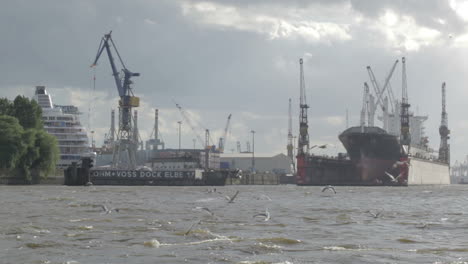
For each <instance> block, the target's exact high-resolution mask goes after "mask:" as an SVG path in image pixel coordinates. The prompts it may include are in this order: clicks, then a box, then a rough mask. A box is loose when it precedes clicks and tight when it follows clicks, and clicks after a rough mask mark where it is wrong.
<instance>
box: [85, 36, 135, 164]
mask: <svg viewBox="0 0 468 264" xmlns="http://www.w3.org/2000/svg"><path fill="white" fill-rule="evenodd" d="M111 34H112V31H110V32H109V34H105V35H104V37H102V39H101V43H100V44H99V48H98V52H97V55H96V58H95V60H94V62H93V64H92V65H91V66H92V67H94V66H96V65H97V62H98V60H99V58H100V57H101V54H102V52H103V51H104V50H106V52H107V55H108V57H109V62H110V65H111V68H112V75H113V76H114V81H115V84H116V86H117V91H118V93H119V96H120V100H119V130H118V132H117V140H116V144H115V147H114V151H113V155H112V167H113V168H121V169H135V168H136V149H137V146H138V142H137V141H135V136H134V131H133V129H132V127H133V125H132V123H133V121H132V108H133V107H138V106H139V104H140V99H139V98H138V97H136V96H133V91H132V87H131V84H132V81H131V78H132V77H136V76H140V74H139V73H135V72H131V71H129V70H128V69H127V68H126V67H125V64H124V63H123V61H122V58H121V57H120V54H119V51H118V50H117V47H116V46H115V43H114V41H113V40H112V36H111ZM111 46H112V47H113V48H114V50H115V53H116V54H117V56H118V58H119V61H120V64H121V65H122V71H121V72H122V73H123V76H121V73H120V72H119V71H118V70H117V66H116V65H115V62H114V57H113V55H112V50H111ZM124 153H126V154H127V159H124V156H123V155H125V154H124Z"/></svg>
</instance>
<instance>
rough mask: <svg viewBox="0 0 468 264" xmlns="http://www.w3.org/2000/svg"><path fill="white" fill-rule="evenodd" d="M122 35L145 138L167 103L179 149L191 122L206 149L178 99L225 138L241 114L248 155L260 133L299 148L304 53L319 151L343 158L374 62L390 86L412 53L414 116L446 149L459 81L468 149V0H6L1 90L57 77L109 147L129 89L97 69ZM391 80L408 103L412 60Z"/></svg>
mask: <svg viewBox="0 0 468 264" xmlns="http://www.w3.org/2000/svg"><path fill="white" fill-rule="evenodd" d="M110 30H112V31H113V33H112V35H113V39H114V41H115V44H116V45H117V48H118V50H119V52H120V55H121V56H122V59H123V60H124V62H125V64H126V66H127V68H128V69H129V70H131V71H133V72H139V73H141V76H140V77H135V78H133V80H134V82H135V83H134V85H133V88H134V92H135V95H136V96H139V97H140V99H141V107H139V108H138V109H137V110H138V111H139V122H138V124H139V126H140V127H139V131H140V134H141V138H142V140H147V139H148V137H149V136H150V134H151V131H152V128H153V122H154V109H155V108H158V109H159V114H160V124H159V128H160V131H161V135H162V139H163V140H164V141H165V143H166V147H168V148H174V149H176V148H178V146H179V143H178V142H179V136H178V123H177V122H178V121H182V124H181V132H182V134H181V147H182V148H192V147H193V139H195V138H197V137H196V136H195V135H194V132H193V131H192V129H191V128H190V127H189V125H188V124H187V123H186V122H184V120H183V118H182V117H181V115H180V113H179V111H178V109H177V108H176V107H175V103H174V102H177V103H179V104H180V105H181V106H182V107H183V108H184V109H185V110H186V111H188V112H189V113H190V116H191V119H192V120H191V121H193V122H192V123H193V124H199V125H197V133H198V134H199V135H201V137H202V138H204V129H205V128H208V129H210V133H211V137H212V139H213V143H214V144H217V143H218V139H219V137H220V136H221V135H222V134H223V130H224V127H225V125H226V121H227V117H228V115H229V114H232V118H231V128H230V134H229V137H228V140H227V142H226V147H225V151H226V152H228V153H230V152H231V150H232V149H234V150H237V146H236V142H237V141H240V142H241V144H242V150H243V151H244V150H245V148H246V142H247V141H251V139H252V135H251V133H250V131H252V130H254V131H255V152H256V153H258V154H259V155H267V154H271V155H276V154H279V153H285V154H286V153H287V152H286V144H287V133H288V131H287V129H288V99H289V98H292V103H293V134H294V135H297V133H298V127H299V123H298V116H299V106H298V104H299V58H303V59H304V74H305V82H306V85H305V86H306V95H307V101H308V104H309V105H310V108H309V112H308V113H309V136H310V140H311V145H315V144H330V145H331V146H332V147H330V148H328V149H324V150H322V149H313V150H312V151H313V152H314V153H317V154H328V155H335V154H336V152H338V151H340V152H344V149H343V148H342V146H341V143H340V142H339V140H338V134H339V133H341V132H342V131H343V130H344V129H345V128H346V110H347V109H348V112H349V124H350V126H353V125H358V123H359V113H360V109H361V106H362V89H363V88H362V87H363V83H364V82H369V78H368V75H367V71H366V66H368V65H370V66H372V69H373V70H374V73H375V74H376V77H377V78H378V80H379V81H380V82H381V83H383V80H384V78H385V77H386V75H387V74H388V72H389V70H390V68H391V66H392V64H393V62H394V61H395V60H396V59H400V60H401V57H402V56H405V57H406V66H407V79H408V94H409V101H410V103H411V111H412V112H414V113H417V114H420V115H428V116H429V120H428V121H427V122H426V134H427V135H428V136H429V141H430V142H429V144H430V146H431V147H432V148H434V149H435V150H438V148H439V144H440V136H439V133H438V128H439V125H440V119H441V85H442V82H446V84H447V87H446V88H447V112H448V118H449V121H448V125H449V128H450V130H451V139H450V141H449V142H450V145H451V158H452V164H453V163H454V162H455V160H458V161H461V160H464V159H465V157H466V155H467V154H468V136H467V135H468V119H467V118H466V117H465V113H466V109H465V108H466V107H465V105H466V102H465V101H466V98H468V89H466V87H465V85H466V84H465V83H466V81H465V78H466V76H468V69H467V64H468V62H466V61H467V59H466V58H468V1H461V0H427V1H420V0H407V1H392V0H382V1H375V0H315V1H305V0H292V1H280V0H257V1H247V0H238V1H227V0H218V1H195V0H193V1H189V0H160V1H152V0H134V1H130V0H119V1H111V0H102V1H91V0H81V1H58V0H44V1H27V0H25V1H7V2H5V3H3V5H2V9H1V10H0V34H1V36H2V45H1V46H0V57H1V58H2V60H0V70H1V72H3V73H4V74H3V77H2V79H1V80H0V89H1V91H2V92H1V93H0V96H1V97H8V98H10V99H12V98H14V97H15V96H16V95H17V94H23V95H25V96H28V97H32V96H33V94H34V87H35V86H36V85H45V86H46V87H47V89H48V91H49V93H50V94H51V95H52V96H53V101H54V103H55V104H73V105H76V106H78V107H79V108H80V110H81V111H82V112H83V115H82V116H81V120H82V122H83V123H84V124H85V126H86V127H88V130H89V131H95V133H94V138H95V140H96V143H97V145H98V146H99V145H101V144H102V143H103V137H104V134H105V133H107V132H108V131H109V127H110V113H111V109H117V101H118V94H117V89H116V87H115V83H114V81H113V79H112V76H111V69H110V66H109V62H108V59H107V57H102V58H101V59H100V61H99V65H98V66H97V67H96V68H90V67H89V66H90V65H91V63H92V62H93V60H94V58H95V55H96V51H97V48H98V45H99V42H100V39H101V37H102V36H103V35H104V34H105V33H108V32H109V31H110ZM106 56H107V55H106ZM119 69H120V66H119ZM94 75H95V76H96V88H95V90H93V77H94ZM391 84H392V87H393V92H394V94H395V97H396V98H401V64H399V65H398V67H397V69H396V71H395V73H394V75H393V77H392V80H391ZM378 115H379V114H378ZM376 124H377V125H379V126H380V125H381V122H380V121H378V120H376ZM90 138H91V135H90ZM250 144H252V142H250ZM198 145H199V144H198ZM296 145H297V142H296Z"/></svg>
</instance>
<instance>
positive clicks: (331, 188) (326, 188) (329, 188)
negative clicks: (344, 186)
mask: <svg viewBox="0 0 468 264" xmlns="http://www.w3.org/2000/svg"><path fill="white" fill-rule="evenodd" d="M326 190H332V191H333V192H334V193H335V194H336V191H335V188H333V186H331V185H327V186H325V187H323V188H322V192H324V191H326Z"/></svg>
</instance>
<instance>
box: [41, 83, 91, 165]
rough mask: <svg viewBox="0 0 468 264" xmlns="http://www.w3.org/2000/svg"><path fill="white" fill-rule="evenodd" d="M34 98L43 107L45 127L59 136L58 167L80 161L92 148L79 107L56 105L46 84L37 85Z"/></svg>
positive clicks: (52, 133) (50, 132)
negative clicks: (82, 123)
mask: <svg viewBox="0 0 468 264" xmlns="http://www.w3.org/2000/svg"><path fill="white" fill-rule="evenodd" d="M34 100H36V101H37V103H38V104H39V106H40V107H41V108H42V120H43V123H44V129H45V130H46V131H47V132H48V133H49V134H51V135H54V136H55V137H56V138H57V143H58V147H59V149H60V160H59V161H58V162H57V169H65V168H67V167H68V166H69V165H70V164H71V163H72V162H77V163H79V162H80V160H81V157H82V156H85V155H89V154H90V153H91V149H90V146H89V142H88V134H87V132H86V129H85V128H84V127H83V126H82V125H81V123H80V120H79V118H78V115H79V114H80V112H79V111H78V108H77V107H75V106H72V105H54V104H53V103H52V98H51V97H50V95H49V94H48V93H47V91H46V88H45V86H36V92H35V94H34Z"/></svg>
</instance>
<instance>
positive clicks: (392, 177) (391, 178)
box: [385, 172, 403, 182]
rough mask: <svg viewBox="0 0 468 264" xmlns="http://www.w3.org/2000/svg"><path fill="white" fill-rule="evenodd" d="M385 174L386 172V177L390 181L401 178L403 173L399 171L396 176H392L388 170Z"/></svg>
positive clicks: (396, 180)
mask: <svg viewBox="0 0 468 264" xmlns="http://www.w3.org/2000/svg"><path fill="white" fill-rule="evenodd" d="M385 174H386V175H387V176H388V177H390V180H391V181H392V182H398V179H399V178H401V176H402V175H403V174H401V173H400V174H399V175H398V176H397V177H394V176H393V175H391V174H390V173H388V172H385Z"/></svg>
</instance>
